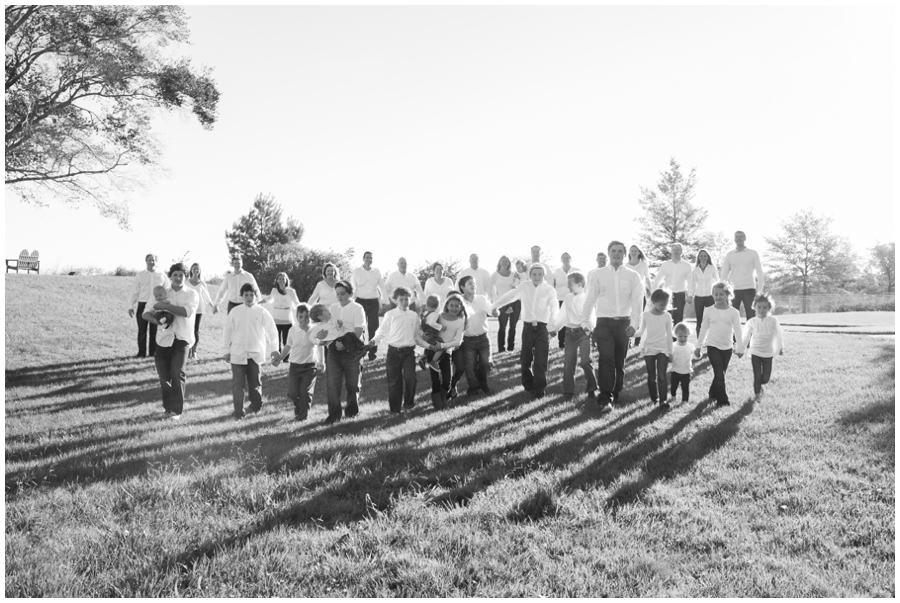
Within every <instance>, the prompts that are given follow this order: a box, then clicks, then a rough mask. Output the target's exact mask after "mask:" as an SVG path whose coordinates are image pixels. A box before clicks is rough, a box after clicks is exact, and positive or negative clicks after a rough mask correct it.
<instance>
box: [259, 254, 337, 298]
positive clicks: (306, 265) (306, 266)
mask: <svg viewBox="0 0 900 603" xmlns="http://www.w3.org/2000/svg"><path fill="white" fill-rule="evenodd" d="M264 252H265V254H266V261H265V263H264V264H263V265H262V266H260V267H259V268H258V269H257V272H256V273H254V275H253V276H254V277H255V278H256V282H257V284H259V286H260V288H261V289H262V292H263V294H265V295H267V294H268V293H269V291H271V290H272V287H274V286H275V277H276V276H277V275H278V273H279V272H284V273H286V274H287V275H288V278H290V279H291V287H293V288H294V290H295V291H297V297H299V298H300V301H306V300H307V299H309V296H310V295H312V292H313V289H315V288H316V283H318V282H319V281H320V280H322V266H324V265H325V264H327V263H328V262H331V263H332V264H334V265H335V266H337V268H338V271H339V273H340V275H341V278H342V279H347V278H349V277H350V272H351V271H352V269H351V267H350V258H352V257H353V249H348V250H347V251H345V252H343V253H340V252H337V251H332V250H331V249H328V250H319V249H310V248H308V247H304V246H303V245H300V244H299V243H298V242H296V241H290V242H287V243H275V244H274V245H270V246H269V247H266V248H265V249H264Z"/></svg>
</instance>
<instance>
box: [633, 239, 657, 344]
mask: <svg viewBox="0 0 900 603" xmlns="http://www.w3.org/2000/svg"><path fill="white" fill-rule="evenodd" d="M628 267H629V268H631V269H632V270H634V271H635V272H637V273H638V274H640V275H641V282H642V283H644V301H643V302H642V303H641V310H643V309H644V308H646V307H647V300H648V299H650V294H651V293H652V291H651V289H652V288H653V287H651V286H650V267H649V266H647V259H646V258H645V257H644V252H643V251H641V248H640V247H638V246H637V245H632V246H631V247H630V248H629V249H628ZM639 345H641V338H640V337H635V338H634V347H638V346H639Z"/></svg>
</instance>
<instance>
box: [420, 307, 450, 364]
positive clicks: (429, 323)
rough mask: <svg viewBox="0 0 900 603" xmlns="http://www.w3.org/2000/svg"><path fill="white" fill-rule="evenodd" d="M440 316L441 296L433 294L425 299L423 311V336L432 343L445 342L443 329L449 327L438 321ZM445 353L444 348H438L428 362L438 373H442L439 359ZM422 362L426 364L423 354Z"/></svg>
mask: <svg viewBox="0 0 900 603" xmlns="http://www.w3.org/2000/svg"><path fill="white" fill-rule="evenodd" d="M440 317H441V298H440V297H438V296H437V295H434V294H431V295H429V296H428V298H427V299H426V300H425V311H424V312H423V313H422V337H423V339H425V341H427V342H428V343H429V344H430V345H441V344H442V343H443V342H442V341H441V331H443V330H445V329H446V328H447V327H445V326H444V325H442V324H441V323H439V322H438V318H440ZM443 353H444V350H443V348H438V349H437V350H436V351H435V352H434V355H433V356H432V357H431V362H428V363H427V364H428V368H430V369H431V370H433V371H434V372H436V373H440V372H441V369H440V367H439V366H438V361H439V360H440V359H441V356H442V355H443ZM421 363H422V364H425V356H422V362H421ZM420 366H421V365H420Z"/></svg>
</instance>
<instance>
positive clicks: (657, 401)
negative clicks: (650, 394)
mask: <svg viewBox="0 0 900 603" xmlns="http://www.w3.org/2000/svg"><path fill="white" fill-rule="evenodd" d="M650 403H651V404H653V405H654V406H656V405H657V404H659V400H657V399H656V398H650Z"/></svg>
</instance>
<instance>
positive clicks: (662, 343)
mask: <svg viewBox="0 0 900 603" xmlns="http://www.w3.org/2000/svg"><path fill="white" fill-rule="evenodd" d="M634 336H635V337H640V338H641V349H642V351H641V356H654V355H656V354H671V353H672V315H671V314H669V313H668V312H663V313H662V314H654V313H653V311H652V310H647V311H645V312H644V313H643V314H642V315H641V328H640V329H638V330H637V332H636V333H635V334H634Z"/></svg>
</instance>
